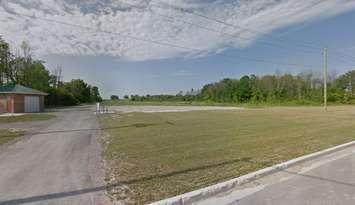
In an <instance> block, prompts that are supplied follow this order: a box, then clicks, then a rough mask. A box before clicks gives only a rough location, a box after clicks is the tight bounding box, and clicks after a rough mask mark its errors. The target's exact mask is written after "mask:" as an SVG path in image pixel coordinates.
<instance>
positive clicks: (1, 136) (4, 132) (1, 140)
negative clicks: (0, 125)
mask: <svg viewBox="0 0 355 205" xmlns="http://www.w3.org/2000/svg"><path fill="white" fill-rule="evenodd" d="M23 134H24V132H23V131H12V130H8V129H1V130H0V146H1V145H4V144H5V143H8V142H10V141H12V140H14V139H16V138H17V137H20V136H22V135H23Z"/></svg>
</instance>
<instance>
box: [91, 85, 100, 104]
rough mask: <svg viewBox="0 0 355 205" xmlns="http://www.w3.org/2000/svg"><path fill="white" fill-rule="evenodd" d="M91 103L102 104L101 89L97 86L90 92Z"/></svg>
mask: <svg viewBox="0 0 355 205" xmlns="http://www.w3.org/2000/svg"><path fill="white" fill-rule="evenodd" d="M90 95H91V102H101V101H102V98H101V96H100V92H99V88H98V87H97V86H93V87H91V91H90Z"/></svg>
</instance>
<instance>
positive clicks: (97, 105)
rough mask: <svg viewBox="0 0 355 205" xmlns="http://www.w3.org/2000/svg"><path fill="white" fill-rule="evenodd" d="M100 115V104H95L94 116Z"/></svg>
mask: <svg viewBox="0 0 355 205" xmlns="http://www.w3.org/2000/svg"><path fill="white" fill-rule="evenodd" d="M98 113H100V103H96V114H98Z"/></svg>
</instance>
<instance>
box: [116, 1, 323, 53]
mask: <svg viewBox="0 0 355 205" xmlns="http://www.w3.org/2000/svg"><path fill="white" fill-rule="evenodd" d="M122 4H126V5H129V6H133V7H136V8H138V7H139V6H138V5H134V4H130V3H127V2H122ZM142 9H148V8H147V7H145V8H142ZM151 14H153V15H156V16H160V17H163V18H165V19H162V20H165V21H169V22H171V23H173V21H179V22H182V23H184V24H187V25H190V26H195V27H197V28H200V29H203V30H206V31H211V32H214V33H217V34H219V35H225V36H229V37H232V38H237V39H242V40H255V39H254V38H247V37H242V36H240V35H238V34H231V33H227V32H223V31H220V30H217V29H212V28H210V27H206V26H203V25H200V24H196V23H192V22H189V21H186V20H183V19H180V18H175V17H173V16H169V15H164V14H160V13H156V12H154V11H152V12H151ZM258 43H262V44H264V45H266V46H271V47H277V48H279V49H285V50H288V48H286V47H285V46H284V45H282V44H277V43H274V42H268V41H265V40H258ZM299 49H301V48H299ZM302 50H303V51H302V52H303V53H305V52H306V53H312V54H320V52H319V51H314V50H313V51H310V50H305V49H302ZM300 52H301V51H300Z"/></svg>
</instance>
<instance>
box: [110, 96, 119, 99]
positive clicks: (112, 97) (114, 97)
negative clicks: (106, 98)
mask: <svg viewBox="0 0 355 205" xmlns="http://www.w3.org/2000/svg"><path fill="white" fill-rule="evenodd" d="M119 99H120V98H119V97H118V96H117V95H111V100H119Z"/></svg>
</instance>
